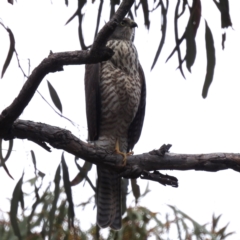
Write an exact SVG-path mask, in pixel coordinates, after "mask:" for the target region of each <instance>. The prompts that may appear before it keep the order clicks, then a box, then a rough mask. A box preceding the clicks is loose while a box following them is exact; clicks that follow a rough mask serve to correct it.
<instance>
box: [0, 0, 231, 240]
mask: <svg viewBox="0 0 240 240" xmlns="http://www.w3.org/2000/svg"><path fill="white" fill-rule="evenodd" d="M8 2H9V3H11V4H13V1H8ZM86 2H87V1H86V0H84V1H82V0H78V8H77V9H76V12H75V13H74V14H73V15H72V16H71V17H70V18H69V20H68V21H67V22H66V24H69V23H70V22H71V21H72V20H73V19H74V18H75V17H77V18H78V21H79V42H80V45H81V48H82V49H83V50H86V49H88V48H89V47H91V45H90V44H91V43H90V44H89V46H87V45H86V44H85V39H84V36H83V30H82V28H83V26H82V25H83V21H82V19H83V16H84V13H83V12H82V9H83V7H84V6H85V4H86ZM96 2H97V1H92V3H93V4H96ZM190 2H191V3H190ZM203 2H204V1H201V0H193V1H188V0H177V1H176V6H175V14H174V19H173V21H174V33H175V46H174V47H173V51H172V52H171V53H170V55H169V57H168V59H167V61H168V60H169V59H170V58H171V57H172V56H173V55H174V53H176V54H177V57H178V69H179V70H180V72H181V74H182V76H183V77H185V74H184V69H183V63H184V62H186V68H187V70H188V71H189V72H191V68H192V66H193V65H194V62H195V59H196V56H197V46H196V42H195V37H196V34H197V31H198V27H199V23H200V20H201V9H202V8H201V4H204V3H203ZM213 2H214V3H215V5H216V7H217V9H218V10H219V11H220V14H221V24H219V25H221V27H222V28H228V27H229V26H232V23H231V17H230V14H229V3H228V0H220V1H219V2H217V1H216V0H213ZM65 4H66V6H68V4H69V2H68V1H67V0H66V1H65ZM103 4H109V2H108V1H104V0H101V1H99V11H98V16H97V18H96V29H95V34H94V38H95V37H96V35H97V33H98V30H99V22H100V17H101V14H102V8H103ZM119 4H120V1H119V0H111V1H110V13H109V15H110V18H111V17H112V16H113V15H114V13H115V6H116V5H119ZM140 6H141V8H140ZM153 6H154V7H153V9H150V7H149V3H148V1H147V0H140V1H139V2H138V3H137V1H135V5H134V8H133V10H134V13H135V14H133V13H132V11H129V17H131V18H134V17H135V16H136V15H137V11H139V9H142V11H143V16H144V24H145V26H146V27H147V29H150V26H151V24H152V23H151V21H150V15H151V13H152V12H153V11H156V10H157V9H161V16H162V26H161V32H162V35H161V39H159V47H158V49H157V50H156V54H155V57H154V60H153V63H152V68H153V67H154V66H155V65H156V63H157V60H158V58H159V57H160V54H161V51H162V48H163V46H164V44H165V39H166V30H167V27H168V21H169V17H168V8H169V1H168V0H165V1H164V0H159V1H154V4H153ZM183 16H187V21H186V23H185V26H186V28H185V30H184V32H183V33H182V35H181V37H180V34H179V27H178V25H179V21H180V19H182V18H183ZM205 21H206V24H205V26H206V27H205V29H206V30H205V44H206V53H207V70H206V77H205V82H204V87H203V91H202V96H203V97H204V98H205V97H206V96H207V93H208V90H209V87H210V85H211V83H212V80H213V76H214V68H215V62H216V59H215V48H214V38H213V36H212V33H211V29H210V27H209V26H208V24H207V20H205ZM0 24H1V26H2V27H3V28H4V29H5V30H6V32H7V33H8V35H9V41H10V47H9V52H8V54H7V56H6V60H5V63H4V65H3V67H2V72H1V77H4V74H5V72H6V70H7V68H8V66H9V64H10V63H11V60H12V57H13V55H14V54H15V55H16V57H17V59H18V55H17V52H16V49H15V38H14V34H13V32H12V31H11V29H9V28H8V27H6V26H5V25H4V24H3V23H2V22H0ZM225 39H226V33H225V32H224V33H223V34H222V46H223V48H224V43H225ZM184 40H185V42H186V52H185V53H184V54H183V53H182V48H183V47H182V46H183V42H184ZM18 62H19V61H18ZM24 76H25V77H26V75H25V74H24ZM48 87H49V92H50V95H51V98H52V101H53V103H54V104H55V106H56V107H57V109H58V110H59V111H60V112H62V104H61V101H60V99H59V97H58V94H57V92H56V91H55V89H54V87H53V86H52V85H51V84H50V83H49V82H48ZM1 142H2V140H1V139H0V150H1V151H0V160H1V163H0V167H1V166H2V167H3V168H4V169H5V171H6V172H7V173H8V174H9V176H11V175H10V173H9V171H8V169H7V167H6V165H5V162H6V161H7V159H8V158H9V156H10V153H11V150H12V146H13V141H12V140H11V141H10V143H9V148H8V151H7V154H6V156H5V157H3V156H2V147H1ZM32 159H33V162H35V163H34V166H35V174H36V176H35V178H33V179H30V180H28V181H27V182H26V183H25V184H30V185H31V186H32V188H33V189H34V190H33V191H34V198H35V201H34V203H33V204H32V206H31V208H29V207H28V208H25V207H24V195H26V193H24V192H23V191H22V185H23V176H22V178H21V179H20V180H19V181H18V183H17V185H16V187H15V189H14V191H13V198H12V200H11V210H10V212H9V214H8V215H9V216H8V218H7V219H6V218H5V217H4V214H3V216H2V219H1V220H0V236H1V239H16V237H15V236H17V237H18V239H47V238H51V239H90V238H92V239H95V238H96V239H104V237H103V236H102V234H101V231H100V230H99V228H98V227H97V226H96V225H94V226H92V227H91V228H90V229H89V230H87V231H83V230H81V228H80V221H79V220H77V219H76V218H75V216H74V207H73V201H72V195H71V187H70V186H71V185H74V184H77V183H79V182H81V181H82V180H83V179H86V180H87V181H88V183H89V184H90V185H91V186H92V188H93V189H94V190H95V187H94V186H93V184H92V183H91V181H90V180H89V179H88V177H87V173H88V171H89V170H90V169H91V166H89V163H86V164H85V165H84V166H83V167H82V168H81V167H80V166H79V165H78V164H77V162H76V165H77V167H78V168H79V174H78V176H77V177H76V178H75V179H74V182H72V184H71V183H70V182H69V176H68V170H67V166H66V164H65V161H64V157H62V165H61V166H62V170H63V182H64V188H63V187H62V186H61V185H60V183H61V173H60V172H61V167H60V166H59V167H58V169H57V171H56V175H55V179H54V183H55V189H54V191H51V190H50V186H48V187H47V189H45V190H43V189H42V181H43V177H44V174H42V173H41V172H39V171H38V172H37V169H36V160H35V156H34V153H33V152H32ZM39 176H40V178H39ZM39 182H40V184H39ZM123 182H124V184H123V191H122V192H123V193H124V194H123V195H124V196H123V203H122V205H123V206H124V211H123V212H125V215H124V216H125V217H124V218H123V227H122V229H121V230H120V231H119V232H113V231H110V232H109V235H108V236H107V238H106V239H133V240H134V239H147V238H148V237H150V236H154V237H155V238H156V239H169V236H172V234H174V231H173V230H172V229H174V228H175V232H176V233H177V237H178V238H179V239H194V238H195V239H226V238H227V237H228V236H230V235H231V234H233V233H227V232H226V229H227V226H228V225H226V226H224V227H222V228H220V229H219V228H218V229H217V225H218V223H219V219H220V216H218V217H215V216H214V215H213V218H212V222H211V224H210V225H206V224H204V225H201V224H199V223H197V222H196V221H194V220H193V219H192V218H190V217H189V216H188V215H186V214H185V213H183V212H181V211H180V210H178V209H177V208H176V207H174V206H169V208H170V210H171V211H172V214H171V216H169V215H168V214H167V215H166V216H165V217H164V218H160V214H159V213H154V212H151V211H150V210H149V209H147V208H145V207H141V206H138V199H139V198H140V197H143V196H144V195H146V194H147V193H148V191H149V190H148V188H147V189H146V190H145V193H144V194H142V195H140V190H139V186H138V185H137V182H136V180H131V185H132V191H133V194H134V197H135V202H136V207H134V208H132V207H128V208H127V207H126V196H127V193H128V191H127V190H128V180H123ZM37 185H39V186H37ZM64 189H65V191H64ZM64 192H66V193H67V196H65V194H64ZM19 203H20V204H21V207H22V213H21V214H19V209H18V205H19ZM89 203H90V201H88V202H86V203H83V205H87V204H89ZM10 222H11V224H10ZM175 239H176V238H175Z"/></svg>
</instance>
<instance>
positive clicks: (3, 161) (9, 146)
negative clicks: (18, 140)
mask: <svg viewBox="0 0 240 240" xmlns="http://www.w3.org/2000/svg"><path fill="white" fill-rule="evenodd" d="M12 148H13V139H11V140H9V145H8V150H7V154H6V156H5V157H3V155H2V139H0V161H1V162H0V167H1V166H2V167H3V169H4V170H5V172H6V173H7V175H8V176H9V177H10V178H12V179H13V177H12V175H11V174H10V172H9V170H8V168H7V166H6V164H5V162H6V161H7V160H8V158H9V157H10V154H11V152H12Z"/></svg>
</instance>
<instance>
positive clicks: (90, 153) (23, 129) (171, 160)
mask: <svg viewBox="0 0 240 240" xmlns="http://www.w3.org/2000/svg"><path fill="white" fill-rule="evenodd" d="M0 137H1V138H5V139H10V138H20V139H28V140H30V141H38V142H42V143H44V144H45V143H48V144H50V145H51V146H52V147H54V148H57V149H62V150H64V151H66V152H68V153H70V154H73V155H75V156H77V157H79V158H82V159H84V160H86V161H89V162H91V163H94V164H97V165H104V166H105V167H108V168H111V169H114V170H115V171H118V172H128V174H123V175H122V176H125V177H128V176H130V177H132V175H131V173H134V172H136V173H137V174H136V176H135V177H138V176H140V175H141V174H142V173H144V171H153V170H202V171H211V172H215V171H220V170H225V169H233V170H235V171H238V172H240V154H236V153H235V154H233V153H211V154H174V153H165V154H162V151H156V150H154V151H151V152H149V153H143V154H140V155H133V156H129V157H128V159H127V165H126V166H125V167H123V166H122V165H121V164H122V157H121V156H120V155H117V154H114V153H113V152H107V151H106V150H103V149H100V148H96V147H94V146H93V145H90V144H88V143H85V142H83V141H81V140H80V139H78V138H77V137H75V136H74V135H73V134H72V133H71V132H70V131H68V130H64V129H61V128H59V127H53V126H50V125H47V124H43V123H34V122H31V121H23V120H17V121H16V122H14V124H13V128H12V132H11V134H10V135H5V136H3V135H0Z"/></svg>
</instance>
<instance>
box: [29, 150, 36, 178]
mask: <svg viewBox="0 0 240 240" xmlns="http://www.w3.org/2000/svg"><path fill="white" fill-rule="evenodd" d="M30 152H31V156H32V162H33V166H34V170H35V175H36V172H37V163H36V157H35V153H34V151H33V150H31V151H30Z"/></svg>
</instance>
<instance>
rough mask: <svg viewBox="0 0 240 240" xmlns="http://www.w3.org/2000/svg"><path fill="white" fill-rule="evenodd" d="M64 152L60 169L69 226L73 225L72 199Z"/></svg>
mask: <svg viewBox="0 0 240 240" xmlns="http://www.w3.org/2000/svg"><path fill="white" fill-rule="evenodd" d="M63 154H64V153H62V160H61V162H62V170H63V185H64V188H65V192H66V195H67V201H68V204H69V208H68V221H69V228H70V226H73V221H74V216H75V213H74V207H73V200H72V190H71V183H70V181H69V173H68V167H67V164H66V162H65V159H64V155H63Z"/></svg>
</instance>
